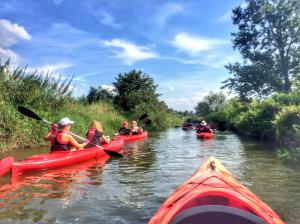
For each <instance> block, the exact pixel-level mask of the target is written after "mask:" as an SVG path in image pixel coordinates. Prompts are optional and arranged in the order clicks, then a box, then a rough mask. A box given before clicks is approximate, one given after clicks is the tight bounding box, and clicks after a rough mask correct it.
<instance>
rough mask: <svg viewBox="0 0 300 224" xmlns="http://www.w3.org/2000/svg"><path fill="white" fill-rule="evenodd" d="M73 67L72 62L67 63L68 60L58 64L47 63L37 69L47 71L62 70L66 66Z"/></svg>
mask: <svg viewBox="0 0 300 224" xmlns="http://www.w3.org/2000/svg"><path fill="white" fill-rule="evenodd" d="M70 67H72V64H71V63H67V62H59V63H56V64H45V65H41V66H38V67H36V69H37V70H40V71H45V72H58V71H62V70H64V69H66V68H70Z"/></svg>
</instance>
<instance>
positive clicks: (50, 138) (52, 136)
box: [44, 123, 58, 151]
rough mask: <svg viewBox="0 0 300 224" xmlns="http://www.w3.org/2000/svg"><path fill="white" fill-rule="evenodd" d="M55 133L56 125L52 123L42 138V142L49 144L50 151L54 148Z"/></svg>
mask: <svg viewBox="0 0 300 224" xmlns="http://www.w3.org/2000/svg"><path fill="white" fill-rule="evenodd" d="M57 133H58V124H55V123H53V124H51V128H50V129H49V132H48V133H47V134H45V136H44V140H45V141H49V142H50V144H51V151H52V148H53V147H54V141H55V137H56V135H57Z"/></svg>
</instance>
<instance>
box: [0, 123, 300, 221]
mask: <svg viewBox="0 0 300 224" xmlns="http://www.w3.org/2000/svg"><path fill="white" fill-rule="evenodd" d="M271 147H272V146H271V145H269V144H259V143H255V142H253V141H245V140H241V139H240V138H239V137H237V136H236V135H235V134H233V133H229V132H228V133H227V132H226V133H221V134H217V135H215V138H214V139H213V140H206V141H201V140H198V139H196V137H195V132H193V131H189V132H184V131H182V130H181V129H180V128H177V129H176V128H173V129H168V130H166V131H163V132H160V133H155V134H152V135H151V136H150V137H149V139H148V140H146V141H143V142H136V143H131V144H127V145H126V149H125V151H126V156H125V157H124V158H122V159H110V160H108V161H96V160H94V161H88V162H85V163H82V164H76V165H74V166H69V167H64V168H60V169H55V170H48V171H42V172H34V173H28V174H26V175H21V176H19V177H17V178H13V179H12V180H11V184H7V183H8V180H9V176H8V175H7V176H5V177H3V178H1V179H0V185H1V187H0V223H34V222H36V223H102V224H106V223H107V224H110V223H124V224H127V223H128V224H129V223H130V224H136V223H147V221H148V220H149V219H150V217H151V216H152V215H153V214H154V212H155V211H156V209H157V208H158V207H159V206H160V205H161V203H163V201H164V200H165V199H166V198H167V197H168V196H169V195H170V194H171V193H172V192H173V191H174V190H175V189H176V188H177V187H178V186H179V185H180V184H181V183H182V182H183V181H185V180H186V179H188V177H189V176H191V175H192V173H193V172H194V171H195V170H196V169H197V168H198V166H199V165H200V164H201V163H202V162H203V161H204V159H205V158H207V157H209V156H215V157H217V158H218V159H220V160H221V162H222V163H223V164H224V165H225V166H226V168H227V169H229V170H230V171H231V172H232V173H233V174H234V175H235V177H236V178H238V179H239V180H240V181H241V182H242V183H243V184H244V185H246V186H247V187H249V188H250V190H251V191H253V192H254V193H255V194H256V195H257V196H259V197H260V198H261V199H263V200H264V201H265V202H267V204H269V205H270V207H272V208H273V209H274V210H275V211H276V212H277V213H278V214H279V215H280V216H281V217H282V219H284V220H285V221H286V222H287V223H288V224H297V223H300V212H299V211H300V172H299V170H300V166H291V165H290V164H285V163H283V162H282V161H280V160H279V159H278V157H277V156H276V151H275V150H270V148H271ZM45 151H47V149H43V150H40V149H38V150H37V149H36V150H24V151H16V152H14V157H15V158H17V159H21V158H25V157H26V156H29V155H33V154H37V153H41V152H45Z"/></svg>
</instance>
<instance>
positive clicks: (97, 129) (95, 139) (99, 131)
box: [86, 121, 110, 145]
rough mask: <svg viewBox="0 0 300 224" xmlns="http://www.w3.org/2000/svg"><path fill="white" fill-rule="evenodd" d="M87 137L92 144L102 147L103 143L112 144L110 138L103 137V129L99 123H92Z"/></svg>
mask: <svg viewBox="0 0 300 224" xmlns="http://www.w3.org/2000/svg"><path fill="white" fill-rule="evenodd" d="M86 137H87V139H88V140H89V141H90V142H92V143H93V144H96V145H101V143H107V144H108V143H110V138H109V136H104V135H103V128H102V125H101V123H100V122H99V121H92V123H91V124H90V126H89V128H88V130H87V133H86Z"/></svg>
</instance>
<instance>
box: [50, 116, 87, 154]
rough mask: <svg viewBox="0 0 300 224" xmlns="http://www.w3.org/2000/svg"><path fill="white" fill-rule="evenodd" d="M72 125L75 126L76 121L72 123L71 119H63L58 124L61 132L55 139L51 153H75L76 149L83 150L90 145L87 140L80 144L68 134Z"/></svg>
mask: <svg viewBox="0 0 300 224" xmlns="http://www.w3.org/2000/svg"><path fill="white" fill-rule="evenodd" d="M71 124H74V121H71V120H70V119H69V118H62V119H61V120H60V121H59V122H58V128H59V131H58V132H57V134H56V136H55V138H54V142H53V147H51V151H71V150H72V151H73V150H76V149H82V148H83V147H84V146H86V145H87V144H88V143H89V140H86V141H85V142H83V143H78V142H77V141H76V140H75V139H74V138H73V136H72V135H70V134H69V133H68V131H69V130H70V128H71Z"/></svg>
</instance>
